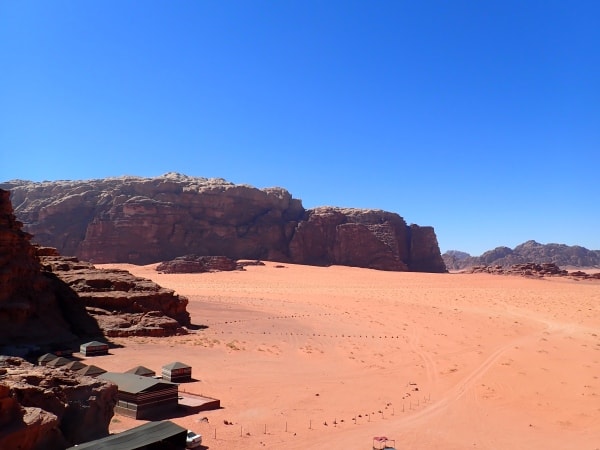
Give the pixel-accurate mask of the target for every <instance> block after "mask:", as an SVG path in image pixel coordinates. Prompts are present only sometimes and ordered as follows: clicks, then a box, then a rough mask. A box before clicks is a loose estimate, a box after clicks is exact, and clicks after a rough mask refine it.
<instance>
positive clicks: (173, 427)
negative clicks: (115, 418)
mask: <svg viewBox="0 0 600 450" xmlns="http://www.w3.org/2000/svg"><path fill="white" fill-rule="evenodd" d="M178 434H182V443H183V445H185V436H186V434H187V430H186V429H185V428H182V427H180V426H179V425H177V424H175V423H173V422H170V421H168V420H165V421H162V422H148V423H145V424H144V425H140V426H139V427H136V428H132V429H131V430H127V431H123V432H122V433H118V434H113V435H111V436H108V437H105V438H103V439H97V440H95V441H91V442H86V443H84V444H79V445H78V446H77V447H69V448H68V449H67V450H104V449H106V450H135V449H139V448H142V447H144V446H146V445H150V444H153V443H155V442H160V441H162V440H164V439H167V438H170V437H173V436H176V435H178Z"/></svg>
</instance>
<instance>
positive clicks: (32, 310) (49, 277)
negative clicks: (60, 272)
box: [0, 190, 102, 355]
mask: <svg viewBox="0 0 600 450" xmlns="http://www.w3.org/2000/svg"><path fill="white" fill-rule="evenodd" d="M21 227H22V224H21V223H20V222H18V221H17V220H16V218H15V216H14V214H13V209H12V205H11V202H10V199H9V193H8V192H7V191H4V190H0V330H2V331H1V333H0V353H4V354H13V355H18V354H22V355H25V354H27V353H29V352H31V351H45V350H53V349H54V347H57V346H64V345H68V344H70V343H73V342H78V341H79V340H80V338H83V337H90V338H92V337H97V336H101V335H102V332H101V331H100V328H99V327H98V324H97V323H96V321H95V320H94V319H93V318H91V317H90V316H89V315H88V314H87V312H86V309H85V304H84V302H83V301H82V300H81V299H80V298H79V297H78V296H77V295H76V294H75V293H74V292H73V291H72V290H71V289H69V287H68V286H67V285H66V283H64V282H63V281H61V280H60V279H59V278H58V277H56V275H54V274H52V273H48V272H45V271H43V270H42V267H41V265H40V262H39V260H38V258H37V256H36V248H35V247H34V246H33V245H31V243H30V240H31V235H30V234H28V233H25V232H23V231H22V229H21Z"/></svg>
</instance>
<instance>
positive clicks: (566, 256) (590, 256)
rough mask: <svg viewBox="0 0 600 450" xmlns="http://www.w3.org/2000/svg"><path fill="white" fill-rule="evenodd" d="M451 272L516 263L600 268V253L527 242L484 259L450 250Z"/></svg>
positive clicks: (447, 260)
mask: <svg viewBox="0 0 600 450" xmlns="http://www.w3.org/2000/svg"><path fill="white" fill-rule="evenodd" d="M442 258H443V259H444V262H445V263H446V267H447V268H448V269H449V270H461V269H466V268H468V267H474V266H502V267H510V266H512V265H515V264H528V263H536V264H543V263H553V264H556V265H557V266H562V267H598V266H600V250H588V249H587V248H585V247H581V246H579V245H565V244H540V243H539V242H536V241H527V242H524V243H522V244H520V245H517V246H516V247H515V248H514V249H511V248H508V247H496V248H494V249H492V250H488V251H487V252H485V253H483V254H482V255H481V256H471V255H469V254H468V253H464V252H460V251H456V250H451V251H448V252H446V253H444V254H443V255H442Z"/></svg>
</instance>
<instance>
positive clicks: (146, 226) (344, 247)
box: [0, 173, 446, 272]
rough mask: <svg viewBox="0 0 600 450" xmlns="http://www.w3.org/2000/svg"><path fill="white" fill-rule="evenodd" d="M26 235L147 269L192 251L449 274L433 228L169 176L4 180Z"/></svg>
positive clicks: (96, 259) (95, 258)
mask: <svg viewBox="0 0 600 450" xmlns="http://www.w3.org/2000/svg"><path fill="white" fill-rule="evenodd" d="M0 188H3V189H9V190H10V191H11V195H12V201H13V204H14V205H15V213H16V215H17V217H18V218H19V220H21V221H22V222H23V223H24V227H25V230H26V231H27V232H29V233H31V234H33V235H35V239H36V241H37V242H38V243H39V244H41V245H44V246H49V247H55V248H57V249H58V251H59V253H60V254H63V255H75V256H77V257H78V258H80V259H81V260H84V261H91V262H93V263H109V262H114V263H118V262H122V263H133V264H149V263H155V262H162V261H169V260H172V259H174V258H177V257H180V256H183V255H189V254H195V255H203V256H226V257H228V258H231V259H234V260H238V259H254V260H257V259H263V260H272V261H280V262H289V263H296V264H310V265H334V264H338V265H348V266H356V267H366V268H374V269H381V270H394V271H423V272H445V271H446V267H445V265H444V262H443V260H442V258H441V254H440V250H439V246H438V242H437V238H436V235H435V232H434V229H433V228H432V227H429V226H425V227H422V226H418V225H414V224H413V225H407V223H406V222H405V221H404V219H403V218H402V217H400V216H399V215H398V214H396V213H391V212H386V211H381V210H364V209H352V208H337V207H320V208H314V209H305V208H304V207H303V206H302V203H301V201H300V200H298V199H294V198H293V197H292V196H291V194H290V193H289V192H288V191H286V190H285V189H283V188H265V189H257V188H255V187H252V186H248V185H236V184H233V183H230V182H227V181H225V180H223V179H206V178H197V177H189V176H186V175H181V174H176V173H168V174H165V175H163V176H160V177H156V178H140V177H132V176H126V177H119V178H107V179H98V180H87V181H44V182H30V181H23V180H13V181H8V182H5V183H0Z"/></svg>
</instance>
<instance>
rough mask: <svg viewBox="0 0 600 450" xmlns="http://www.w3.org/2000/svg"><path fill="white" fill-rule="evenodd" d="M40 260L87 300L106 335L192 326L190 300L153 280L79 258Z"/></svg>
mask: <svg viewBox="0 0 600 450" xmlns="http://www.w3.org/2000/svg"><path fill="white" fill-rule="evenodd" d="M40 250H46V251H45V252H43V253H47V254H46V255H40V256H39V259H40V261H41V263H42V266H43V267H44V269H45V270H46V271H49V272H52V273H54V274H56V275H57V276H58V277H59V278H60V279H61V280H62V281H63V282H65V283H66V284H67V285H68V286H69V288H70V289H72V290H73V291H74V292H76V293H77V295H78V296H79V298H80V299H82V300H83V302H84V303H85V306H86V310H87V312H88V313H89V314H91V315H92V317H94V319H95V320H96V321H97V322H98V325H99V326H100V328H101V329H102V332H103V333H104V335H105V336H108V337H128V336H153V337H163V336H173V335H176V334H185V333H187V329H186V328H184V327H189V326H190V325H191V323H190V314H189V313H188V312H187V309H186V307H187V304H188V299H187V298H185V297H183V296H180V295H178V294H177V293H175V291H173V290H172V289H166V288H163V287H161V286H159V285H158V284H156V283H154V282H153V281H152V280H148V279H146V278H140V277H136V276H133V275H132V274H131V273H130V272H128V271H126V270H118V269H98V268H96V267H95V266H94V265H93V264H91V263H88V262H82V261H79V260H78V259H77V258H76V257H74V256H70V257H66V256H60V255H58V254H56V253H54V254H49V253H51V251H49V250H55V249H49V248H47V247H44V248H43V249H39V250H38V254H39V253H41V252H40Z"/></svg>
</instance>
